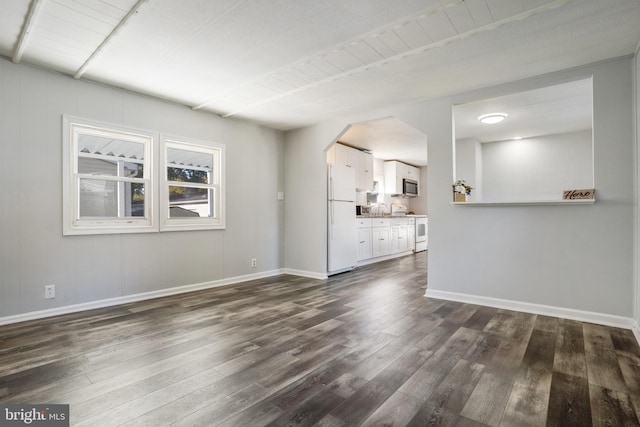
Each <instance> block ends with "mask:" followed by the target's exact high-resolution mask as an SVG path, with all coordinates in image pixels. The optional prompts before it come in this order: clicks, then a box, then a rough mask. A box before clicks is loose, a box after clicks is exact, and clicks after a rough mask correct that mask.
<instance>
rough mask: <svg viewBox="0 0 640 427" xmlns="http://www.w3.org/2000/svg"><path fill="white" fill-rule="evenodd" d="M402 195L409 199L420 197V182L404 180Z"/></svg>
mask: <svg viewBox="0 0 640 427" xmlns="http://www.w3.org/2000/svg"><path fill="white" fill-rule="evenodd" d="M402 194H404V195H405V196H407V197H416V196H417V195H418V181H414V180H412V179H406V178H405V179H403V180H402Z"/></svg>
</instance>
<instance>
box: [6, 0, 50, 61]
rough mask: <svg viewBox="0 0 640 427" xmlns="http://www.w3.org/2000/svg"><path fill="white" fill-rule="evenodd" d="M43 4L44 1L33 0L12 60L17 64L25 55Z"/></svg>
mask: <svg viewBox="0 0 640 427" xmlns="http://www.w3.org/2000/svg"><path fill="white" fill-rule="evenodd" d="M42 3H44V1H43V0H33V1H32V2H31V4H30V5H29V12H28V13H27V19H26V21H25V23H24V27H22V31H21V32H20V37H19V38H18V44H17V45H16V50H15V52H14V53H13V58H11V60H12V61H13V62H14V63H16V64H17V63H18V62H20V59H22V54H23V53H24V49H25V48H26V47H27V41H28V40H29V36H30V35H31V29H32V28H33V24H34V23H35V22H36V17H37V16H38V12H39V11H40V7H41V6H42Z"/></svg>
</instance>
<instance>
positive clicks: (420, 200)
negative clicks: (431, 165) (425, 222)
mask: <svg viewBox="0 0 640 427" xmlns="http://www.w3.org/2000/svg"><path fill="white" fill-rule="evenodd" d="M427 176H428V172H427V166H421V167H420V184H419V185H420V195H419V196H418V197H413V198H411V199H409V210H410V211H411V212H414V213H415V214H416V215H426V214H427V213H429V203H428V200H429V198H428V196H427V193H428V184H427Z"/></svg>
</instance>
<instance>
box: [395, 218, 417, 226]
mask: <svg viewBox="0 0 640 427" xmlns="http://www.w3.org/2000/svg"><path fill="white" fill-rule="evenodd" d="M414 224H415V222H414V219H413V218H392V219H391V226H392V227H395V226H400V225H414Z"/></svg>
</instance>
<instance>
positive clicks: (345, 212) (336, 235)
mask: <svg viewBox="0 0 640 427" xmlns="http://www.w3.org/2000/svg"><path fill="white" fill-rule="evenodd" d="M328 168H329V171H328V176H329V182H328V203H327V208H328V213H327V218H328V227H327V230H328V234H329V235H328V238H327V240H328V252H329V253H328V256H327V261H328V262H327V264H328V265H327V270H328V274H329V275H332V274H337V273H342V272H344V271H348V270H352V269H353V268H354V267H355V266H356V264H357V259H358V253H357V250H358V248H357V246H356V222H355V219H356V173H355V170H354V168H350V167H347V166H344V165H339V164H329V165H328Z"/></svg>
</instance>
